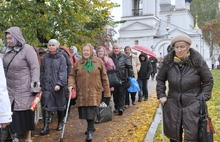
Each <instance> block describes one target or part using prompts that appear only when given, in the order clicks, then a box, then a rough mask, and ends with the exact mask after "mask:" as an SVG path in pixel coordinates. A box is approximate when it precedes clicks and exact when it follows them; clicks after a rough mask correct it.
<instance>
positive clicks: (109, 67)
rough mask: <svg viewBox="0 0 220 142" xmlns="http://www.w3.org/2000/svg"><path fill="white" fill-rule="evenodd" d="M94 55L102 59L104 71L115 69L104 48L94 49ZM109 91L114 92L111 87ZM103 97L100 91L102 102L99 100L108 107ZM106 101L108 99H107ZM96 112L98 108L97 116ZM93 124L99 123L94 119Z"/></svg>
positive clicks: (107, 101)
mask: <svg viewBox="0 0 220 142" xmlns="http://www.w3.org/2000/svg"><path fill="white" fill-rule="evenodd" d="M96 55H97V57H99V58H101V59H102V61H103V63H104V65H105V69H106V71H109V70H113V69H115V68H116V67H115V64H114V62H113V61H112V59H111V58H109V57H108V54H107V52H106V49H105V47H103V46H99V47H98V48H97V49H96ZM110 91H114V87H111V88H110ZM103 95H104V90H102V100H101V102H105V103H107V104H106V105H107V106H108V105H109V100H105V99H104V96H103ZM108 99H110V98H108ZM101 102H100V103H101ZM98 112H99V107H97V114H98ZM98 117H99V116H98V115H97V118H98ZM95 123H99V120H98V119H96V120H95Z"/></svg>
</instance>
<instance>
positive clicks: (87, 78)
mask: <svg viewBox="0 0 220 142" xmlns="http://www.w3.org/2000/svg"><path fill="white" fill-rule="evenodd" d="M82 56H83V58H82V59H80V60H79V61H77V62H76V63H75V65H74V66H73V69H72V71H71V73H70V74H69V79H68V86H69V87H68V88H69V90H70V91H71V90H72V89H75V88H73V86H75V85H76V86H77V88H76V89H77V91H76V92H77V102H76V105H77V107H78V113H79V119H86V121H87V131H86V134H87V137H86V141H92V137H93V132H94V131H95V127H94V118H95V114H96V107H97V106H99V104H100V102H101V98H102V87H103V88H104V98H110V97H111V95H110V88H109V81H108V75H107V73H106V70H105V65H104V63H103V61H102V60H101V59H100V58H98V57H96V56H93V50H92V45H91V44H89V43H86V44H84V45H83V46H82ZM106 100H109V101H110V99H106Z"/></svg>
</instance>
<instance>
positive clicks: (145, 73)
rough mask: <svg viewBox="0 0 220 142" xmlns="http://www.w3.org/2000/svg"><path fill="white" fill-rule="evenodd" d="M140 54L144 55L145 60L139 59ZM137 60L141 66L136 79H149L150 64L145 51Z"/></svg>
mask: <svg viewBox="0 0 220 142" xmlns="http://www.w3.org/2000/svg"><path fill="white" fill-rule="evenodd" d="M141 56H143V57H145V60H141ZM139 60H140V63H141V68H140V70H139V72H138V79H149V77H150V74H151V72H152V65H151V63H150V61H149V60H148V58H147V55H146V53H141V54H140V55H139Z"/></svg>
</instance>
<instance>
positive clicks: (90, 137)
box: [86, 131, 93, 141]
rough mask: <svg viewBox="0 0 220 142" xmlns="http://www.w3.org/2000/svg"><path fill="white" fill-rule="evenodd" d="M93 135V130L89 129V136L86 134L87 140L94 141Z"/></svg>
mask: <svg viewBox="0 0 220 142" xmlns="http://www.w3.org/2000/svg"><path fill="white" fill-rule="evenodd" d="M92 136H93V132H92V131H88V132H87V136H86V141H92Z"/></svg>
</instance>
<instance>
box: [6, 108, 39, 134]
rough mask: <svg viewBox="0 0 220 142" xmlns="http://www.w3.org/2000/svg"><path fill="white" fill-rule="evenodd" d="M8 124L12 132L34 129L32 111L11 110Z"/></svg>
mask: <svg viewBox="0 0 220 142" xmlns="http://www.w3.org/2000/svg"><path fill="white" fill-rule="evenodd" d="M10 126H11V129H12V132H13V133H18V134H22V133H24V132H26V131H33V130H35V123H34V112H33V111H31V110H24V111H13V115H12V122H11V123H10Z"/></svg>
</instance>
